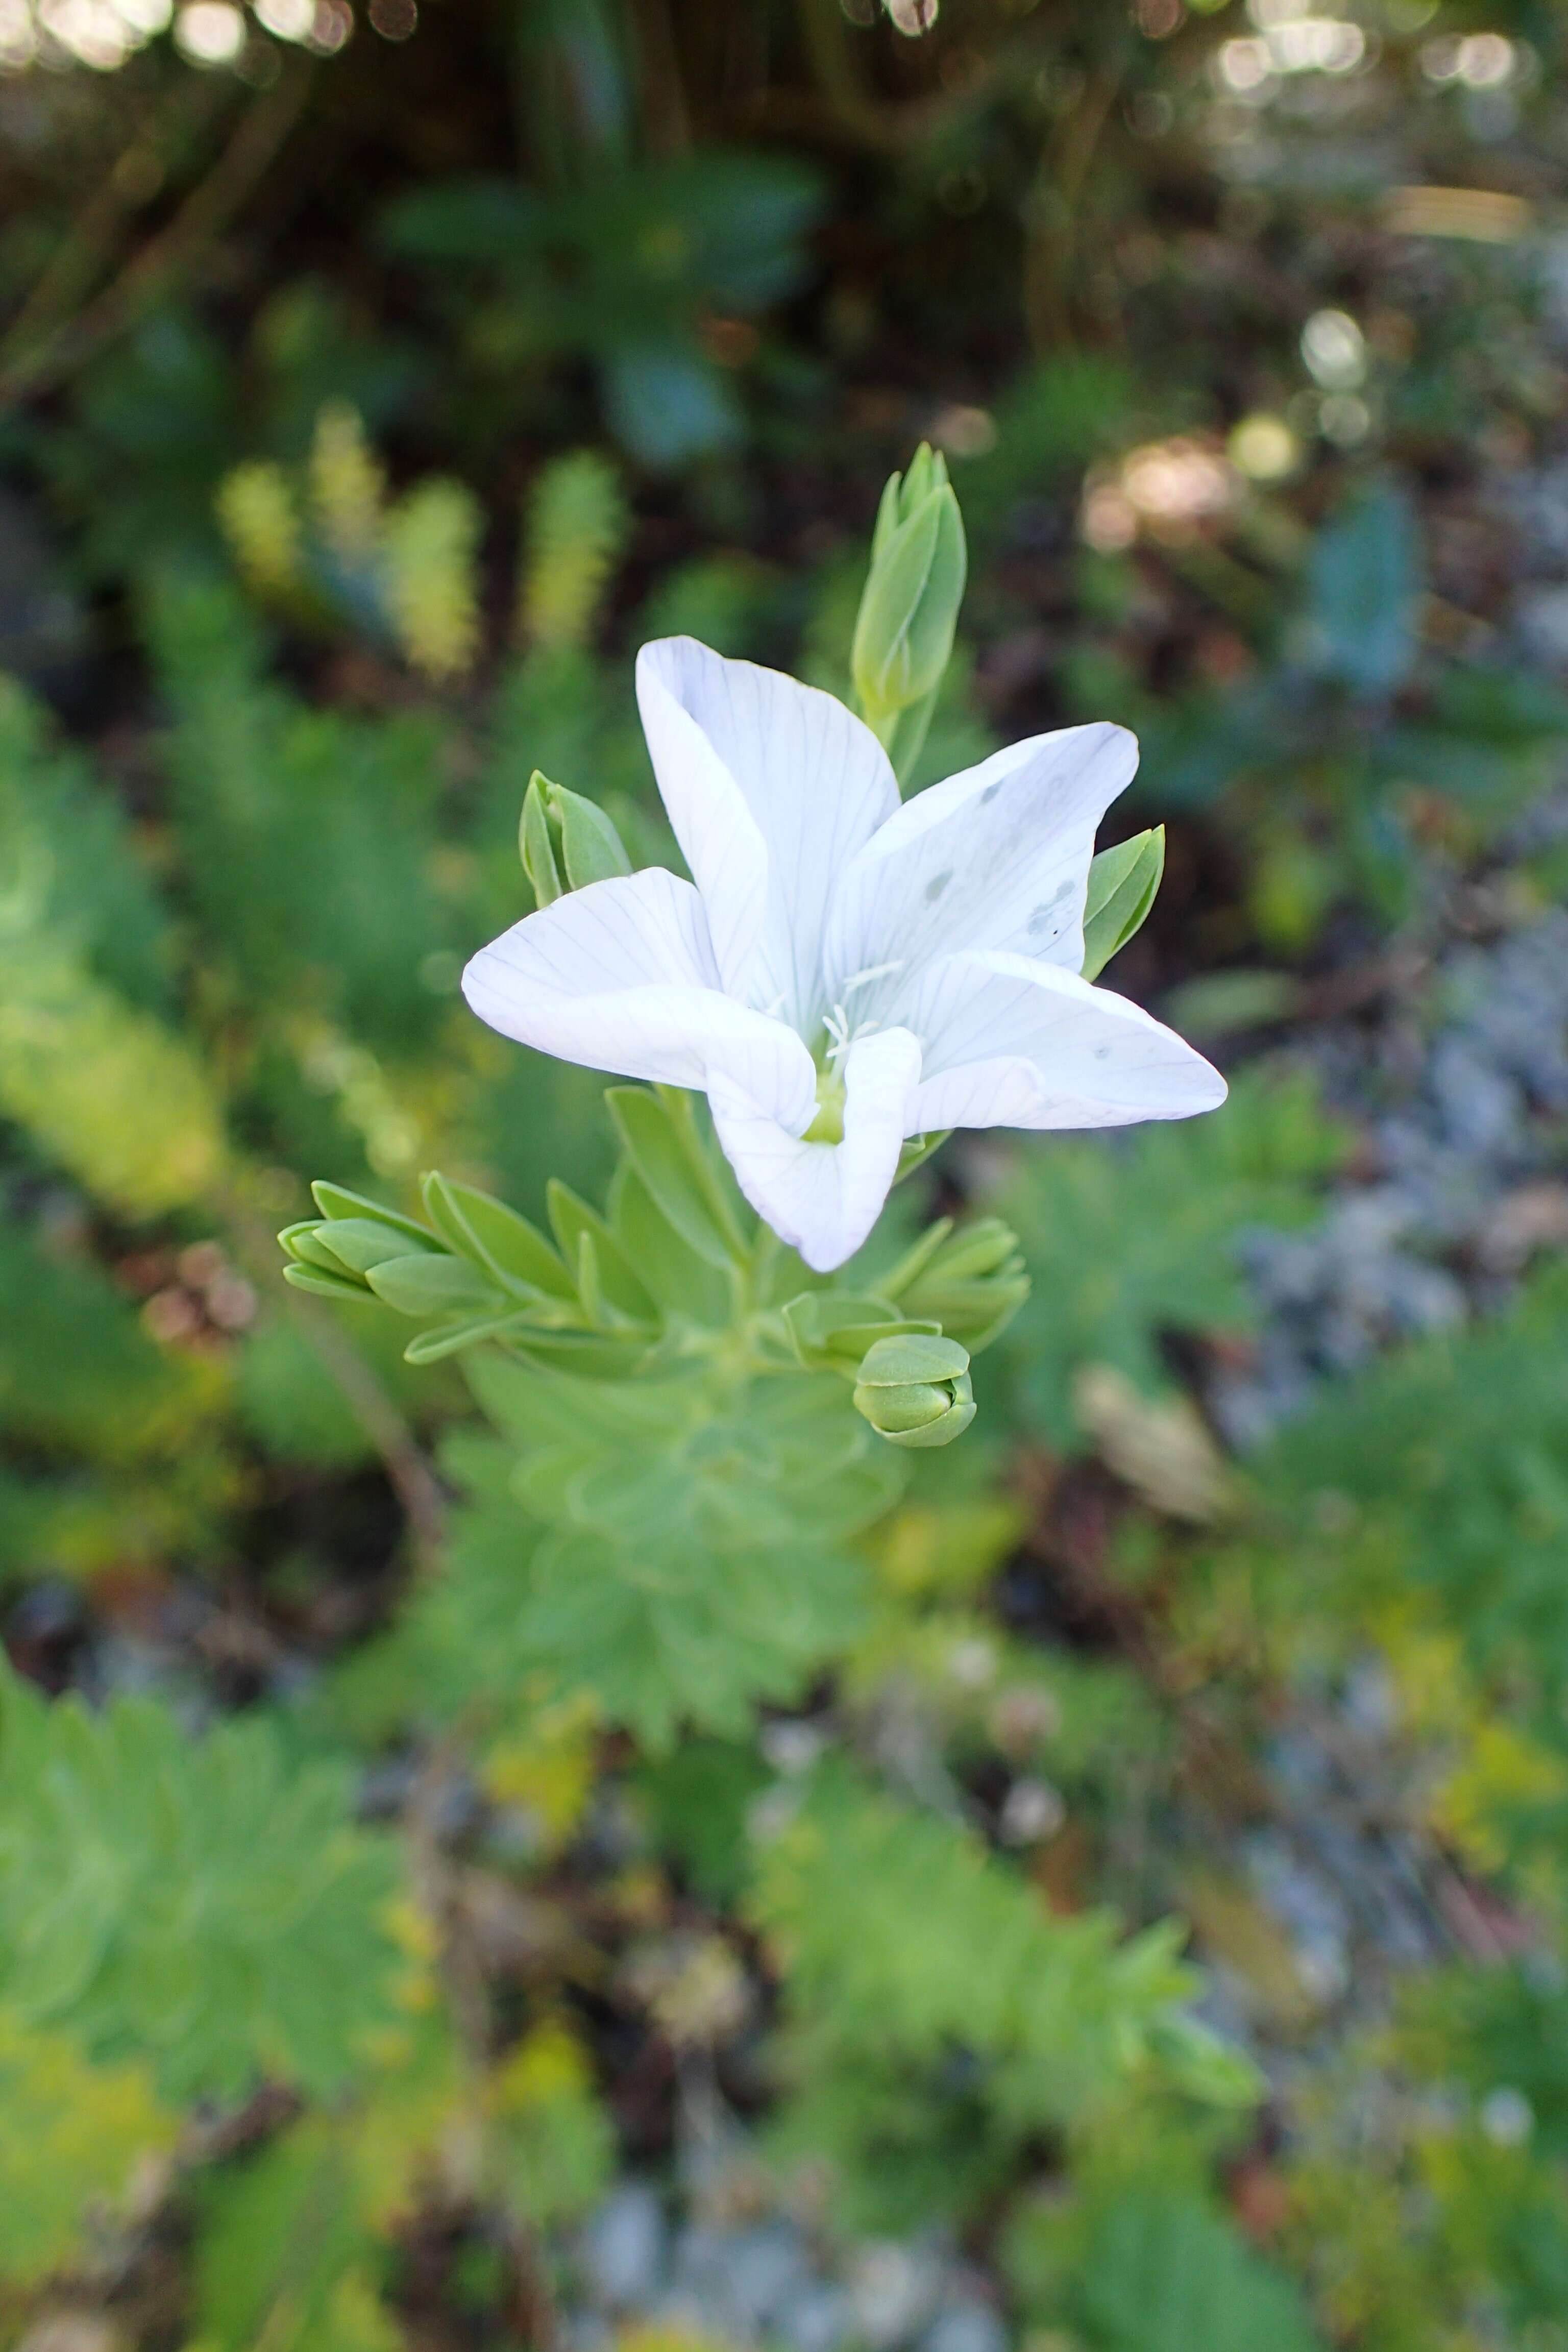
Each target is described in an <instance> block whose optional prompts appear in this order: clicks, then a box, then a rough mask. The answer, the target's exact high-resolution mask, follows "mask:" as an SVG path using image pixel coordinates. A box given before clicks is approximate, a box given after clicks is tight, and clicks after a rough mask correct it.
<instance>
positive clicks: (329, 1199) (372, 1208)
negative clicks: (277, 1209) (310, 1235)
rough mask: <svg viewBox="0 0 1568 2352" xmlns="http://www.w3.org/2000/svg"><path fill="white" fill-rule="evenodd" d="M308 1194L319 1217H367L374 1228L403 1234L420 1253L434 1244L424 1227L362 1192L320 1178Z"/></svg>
mask: <svg viewBox="0 0 1568 2352" xmlns="http://www.w3.org/2000/svg"><path fill="white" fill-rule="evenodd" d="M310 1192H311V1195H312V1197H313V1198H314V1201H315V1203H316V1206H317V1208H318V1209H320V1211H321V1214H322V1216H323V1217H328V1218H337V1217H353V1218H360V1217H370V1218H373V1219H374V1222H375V1223H377V1224H378V1225H386V1226H389V1227H390V1229H391V1230H392V1232H394V1233H395V1234H406V1235H407V1236H408V1239H409V1240H410V1241H411V1242H417V1243H418V1244H419V1245H420V1247H421V1248H422V1249H431V1248H433V1247H434V1246H435V1244H436V1236H435V1234H432V1233H431V1231H430V1229H429V1227H428V1226H427V1225H422V1224H419V1223H417V1222H416V1220H415V1219H414V1218H413V1217H405V1216H404V1215H403V1213H401V1211H399V1210H397V1209H389V1208H387V1207H385V1206H384V1203H383V1202H380V1201H373V1200H370V1199H369V1198H368V1197H367V1196H366V1194H364V1193H363V1192H349V1191H348V1190H347V1189H346V1187H345V1186H343V1185H342V1184H328V1183H326V1182H324V1181H321V1179H320V1178H318V1179H317V1181H316V1182H315V1183H313V1184H312V1185H311V1187H310Z"/></svg>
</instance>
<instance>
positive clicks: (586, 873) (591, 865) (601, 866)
mask: <svg viewBox="0 0 1568 2352" xmlns="http://www.w3.org/2000/svg"><path fill="white" fill-rule="evenodd" d="M545 796H546V800H547V803H548V805H549V808H550V811H551V814H552V816H553V817H554V818H555V820H556V822H557V823H558V824H559V825H560V827H561V855H562V857H563V860H564V862H565V866H566V878H567V881H568V882H569V883H570V884H571V886H572V887H573V889H574V890H583V889H585V888H586V887H588V885H589V884H590V883H591V882H609V881H613V880H615V879H616V878H617V877H620V876H623V875H626V874H629V873H630V872H631V870H632V861H631V859H630V858H629V857H628V856H626V844H625V843H624V842H623V841H622V839H621V836H620V835H619V834H618V833H617V832H616V828H615V826H614V825H613V824H611V822H610V820H609V818H608V817H607V816H606V815H605V812H604V810H603V809H602V808H600V807H599V806H598V805H597V803H595V802H594V801H590V800H585V799H584V796H583V794H582V793H573V792H568V791H567V789H566V787H565V785H564V784H550V785H547V786H546V788H545Z"/></svg>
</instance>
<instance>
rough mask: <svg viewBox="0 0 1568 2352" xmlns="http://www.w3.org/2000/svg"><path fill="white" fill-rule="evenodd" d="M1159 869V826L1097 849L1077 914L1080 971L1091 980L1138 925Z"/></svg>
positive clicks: (1162, 854) (1161, 854) (1161, 840)
mask: <svg viewBox="0 0 1568 2352" xmlns="http://www.w3.org/2000/svg"><path fill="white" fill-rule="evenodd" d="M1164 870H1165V828H1164V826H1163V824H1158V825H1155V826H1154V827H1153V829H1152V831H1151V832H1148V833H1139V834H1134V835H1133V836H1132V839H1131V841H1121V842H1118V844H1117V845H1116V847H1115V848H1114V849H1102V850H1101V851H1100V855H1099V856H1098V857H1097V858H1096V859H1095V860H1094V862H1093V864H1092V865H1091V866H1090V867H1089V896H1088V898H1087V900H1086V901H1085V905H1084V918H1083V976H1084V978H1085V980H1094V979H1095V978H1097V977H1098V975H1099V974H1100V972H1102V971H1104V969H1105V967H1106V965H1107V964H1108V963H1109V962H1110V959H1111V957H1112V956H1113V955H1115V954H1117V953H1118V952H1119V950H1121V949H1122V948H1124V947H1125V946H1126V945H1127V942H1128V940H1130V939H1131V937H1132V935H1133V933H1134V932H1135V931H1138V930H1141V929H1142V927H1143V924H1144V922H1145V921H1146V920H1147V919H1148V914H1149V909H1150V908H1151V907H1152V905H1153V903H1154V900H1155V898H1156V897H1157V895H1158V893H1159V888H1160V877H1161V876H1162V875H1163V873H1164Z"/></svg>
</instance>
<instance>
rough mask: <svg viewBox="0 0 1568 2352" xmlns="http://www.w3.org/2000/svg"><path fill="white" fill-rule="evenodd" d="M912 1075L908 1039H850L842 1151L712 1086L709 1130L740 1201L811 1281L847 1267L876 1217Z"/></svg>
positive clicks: (904, 1035) (728, 1088)
mask: <svg viewBox="0 0 1568 2352" xmlns="http://www.w3.org/2000/svg"><path fill="white" fill-rule="evenodd" d="M920 1074H921V1049H920V1043H919V1040H918V1039H917V1038H914V1037H912V1036H910V1033H909V1031H908V1030H907V1029H884V1030H880V1031H879V1032H878V1034H876V1035H875V1036H871V1037H862V1038H860V1039H858V1041H857V1043H856V1044H855V1045H852V1046H851V1047H850V1049H849V1051H848V1053H847V1055H846V1056H845V1059H844V1085H845V1099H844V1140H843V1142H842V1143H805V1142H803V1141H802V1140H801V1139H800V1137H799V1136H798V1134H792V1133H791V1132H790V1130H789V1127H788V1125H787V1124H786V1123H784V1122H781V1121H780V1120H779V1119H777V1118H773V1117H772V1116H771V1115H770V1114H769V1112H768V1111H767V1109H766V1108H764V1107H763V1105H762V1104H760V1103H759V1102H757V1101H756V1100H755V1098H754V1097H752V1095H751V1094H750V1092H749V1091H748V1090H747V1089H746V1088H745V1087H742V1086H739V1085H737V1084H735V1083H734V1082H733V1081H732V1080H731V1079H729V1078H727V1077H725V1078H718V1079H715V1080H712V1081H710V1085H709V1088H708V1099H709V1102H710V1104H711V1106H712V1110H713V1125H714V1127H715V1129H717V1131H718V1136H719V1140H720V1142H721V1144H722V1146H723V1148H724V1151H725V1155H726V1157H727V1158H728V1160H729V1161H730V1164H731V1167H732V1168H733V1169H734V1171H735V1174H736V1176H737V1177H738V1178H739V1180H740V1185H741V1190H742V1192H744V1194H745V1196H746V1198H747V1200H748V1201H750V1202H751V1204H752V1208H753V1209H755V1211H756V1212H757V1214H758V1215H759V1216H760V1217H762V1218H764V1219H765V1220H766V1222H767V1223H769V1224H770V1225H771V1226H772V1227H773V1231H774V1233H775V1234H779V1235H780V1236H781V1237H782V1238H783V1239H784V1241H786V1242H788V1243H789V1244H790V1245H791V1247H792V1248H794V1249H797V1250H798V1251H799V1252H800V1254H801V1255H802V1257H803V1258H804V1259H805V1262H806V1264H807V1265H809V1266H813V1267H815V1269H816V1272H817V1273H818V1274H831V1273H832V1271H833V1269H834V1267H835V1266H838V1265H843V1263H844V1261H845V1259H846V1258H848V1257H853V1256H854V1255H855V1252H856V1251H857V1250H858V1248H859V1246H860V1244H861V1243H862V1242H863V1241H864V1240H865V1238H866V1236H867V1234H868V1233H869V1232H870V1230H871V1228H872V1226H873V1225H874V1224H875V1223H876V1222H877V1219H878V1218H879V1216H880V1215H881V1213H882V1204H883V1202H885V1201H886V1199H887V1197H888V1194H889V1192H890V1190H891V1189H892V1182H893V1178H894V1177H895V1175H896V1174H897V1173H898V1167H899V1153H900V1150H901V1149H902V1147H903V1140H904V1137H905V1136H906V1134H908V1133H910V1131H911V1129H910V1105H911V1103H912V1101H913V1099H914V1097H915V1093H916V1089H917V1087H918V1085H919V1082H920Z"/></svg>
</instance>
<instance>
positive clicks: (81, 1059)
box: [0, 899, 225, 1218]
mask: <svg viewBox="0 0 1568 2352" xmlns="http://www.w3.org/2000/svg"><path fill="white" fill-rule="evenodd" d="M16 903H17V902H16V900H15V899H13V900H12V903H11V908H9V909H7V911H8V912H13V913H14V912H15V910H16ZM0 1112H3V1113H4V1115H5V1118H10V1119H14V1120H15V1121H16V1124H17V1125H18V1126H19V1127H25V1128H26V1129H28V1131H29V1132H30V1133H31V1134H32V1135H34V1136H36V1137H37V1140H38V1141H39V1143H40V1144H41V1145H42V1146H43V1148H44V1150H46V1151H47V1153H48V1154H49V1156H50V1158H51V1159H54V1160H58V1162H59V1164H60V1166H61V1167H62V1168H66V1169H68V1171H70V1173H71V1174H72V1175H73V1176H75V1177H76V1178H77V1179H78V1181H79V1182H80V1183H81V1184H83V1185H84V1186H85V1187H86V1189H87V1190H88V1191H89V1192H91V1193H92V1194H94V1196H95V1197H96V1198H97V1199H98V1200H100V1201H101V1202H103V1204H104V1206H105V1207H106V1208H110V1209H112V1210H115V1211H117V1212H118V1213H120V1214H121V1215H122V1216H126V1217H130V1218H140V1217H156V1216H162V1215H163V1214H164V1213H166V1212H167V1211H169V1210H171V1209H178V1208H184V1207H187V1206H189V1205H190V1204H191V1203H192V1202H195V1201H199V1200H201V1199H202V1198H203V1196H204V1195H205V1194H207V1193H209V1192H211V1191H212V1189H213V1187H214V1186H215V1185H216V1182H217V1181H218V1179H219V1177H220V1176H221V1174H222V1172H223V1166H224V1157H225V1147H224V1138H223V1125H222V1114H221V1112H220V1109H219V1107H218V1102H217V1097H216V1091H215V1089H214V1087H213V1085H212V1081H211V1079H210V1078H209V1076H208V1075H207V1073H206V1071H205V1068H204V1067H203V1066H202V1064H201V1063H200V1062H199V1061H198V1060H197V1058H196V1056H195V1054H194V1053H193V1052H192V1051H191V1049H190V1047H189V1046H188V1045H185V1044H184V1041H183V1039H181V1038H179V1037H176V1036H174V1035H172V1034H170V1032H169V1031H168V1030H166V1029H165V1028H164V1027H163V1024H161V1023H160V1022H157V1021H155V1020H153V1017H152V1016H151V1014H149V1013H141V1012H138V1011H136V1010H134V1009H133V1008H132V1006H130V1005H128V1004H126V1003H123V1002H122V1001H121V999H120V998H118V997H117V996H116V995H115V994H114V992H113V991H112V990H110V989H108V988H106V987H104V986H103V985H102V984H101V982H98V981H96V980H94V979H92V978H91V976H90V975H89V974H88V973H87V972H85V971H82V970H81V968H80V966H79V964H77V963H76V962H75V961H73V960H72V959H71V957H70V956H69V954H68V953H67V952H63V951H61V950H57V949H54V948H52V947H51V946H50V944H49V942H47V940H44V939H42V938H40V937H39V936H38V935H37V933H35V932H33V931H32V930H31V929H30V927H28V926H27V925H26V918H25V916H24V918H23V919H22V920H21V921H20V922H16V923H15V924H14V925H10V926H7V930H6V935H5V937H4V938H3V939H0Z"/></svg>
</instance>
